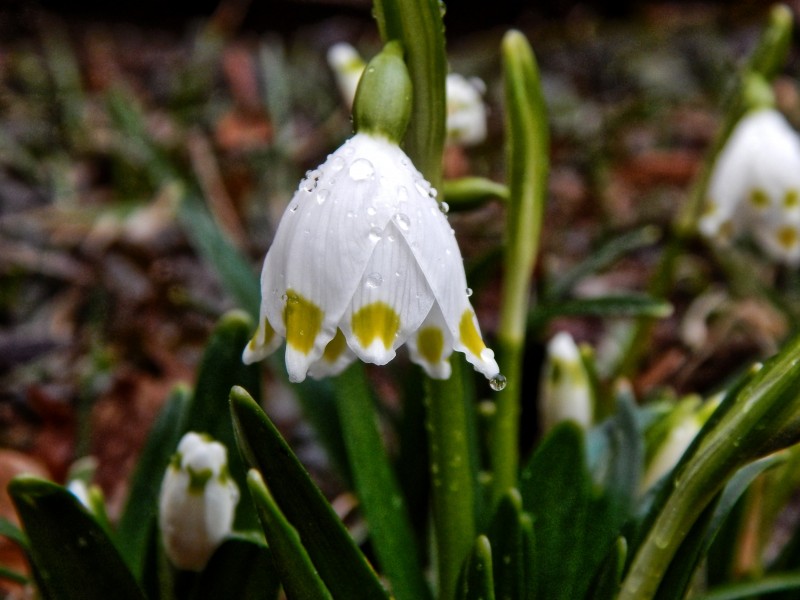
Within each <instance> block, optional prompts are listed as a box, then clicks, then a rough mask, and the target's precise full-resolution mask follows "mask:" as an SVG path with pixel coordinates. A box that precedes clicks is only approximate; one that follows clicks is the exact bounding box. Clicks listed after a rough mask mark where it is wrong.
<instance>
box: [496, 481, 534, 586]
mask: <svg viewBox="0 0 800 600" xmlns="http://www.w3.org/2000/svg"><path fill="white" fill-rule="evenodd" d="M521 520H522V498H521V497H520V495H519V491H517V490H516V489H511V490H509V491H508V492H507V493H506V495H505V496H503V497H502V498H501V499H500V502H499V503H498V505H497V510H496V511H495V514H494V518H493V519H492V522H491V524H490V525H489V530H488V535H489V542H490V544H491V547H492V558H493V561H492V562H493V568H494V595H495V597H497V598H524V597H525V580H526V574H525V568H526V565H525V549H524V545H523V532H522V522H521Z"/></svg>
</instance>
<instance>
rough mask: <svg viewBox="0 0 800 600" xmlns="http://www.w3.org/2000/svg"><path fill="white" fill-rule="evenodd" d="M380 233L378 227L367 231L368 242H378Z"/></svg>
mask: <svg viewBox="0 0 800 600" xmlns="http://www.w3.org/2000/svg"><path fill="white" fill-rule="evenodd" d="M382 233H383V232H382V231H381V229H380V227H373V228H372V229H370V230H369V241H371V242H379V241H380V239H381V234H382Z"/></svg>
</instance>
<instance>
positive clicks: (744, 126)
mask: <svg viewBox="0 0 800 600" xmlns="http://www.w3.org/2000/svg"><path fill="white" fill-rule="evenodd" d="M699 230H700V232H701V233H702V234H703V235H705V236H707V237H709V238H712V239H713V240H715V241H717V242H719V243H722V244H726V243H729V242H730V241H732V240H733V239H735V238H736V237H739V236H741V235H750V236H752V238H753V239H754V240H755V241H756V243H757V244H758V245H759V246H760V247H761V249H762V250H763V251H764V252H765V253H766V254H767V255H768V256H769V257H771V258H772V259H773V260H775V261H778V262H782V263H785V264H787V265H791V266H796V265H798V264H800V138H798V135H797V133H796V132H795V131H794V130H793V129H792V127H791V126H790V125H789V123H787V121H786V119H785V118H784V117H783V115H781V114H780V113H779V112H778V111H776V110H774V109H761V110H757V111H753V112H751V113H749V114H747V115H745V116H744V117H743V118H742V119H741V120H740V121H739V123H738V124H737V126H736V128H735V129H734V130H733V132H732V133H731V136H730V138H729V139H728V142H727V143H726V145H725V147H724V148H723V150H722V152H721V153H720V154H719V157H718V158H717V161H716V163H715V165H714V170H713V172H712V174H711V180H710V183H709V191H708V203H707V207H706V212H705V214H704V215H703V216H702V218H701V219H700V223H699Z"/></svg>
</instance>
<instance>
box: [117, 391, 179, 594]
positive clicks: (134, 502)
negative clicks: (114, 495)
mask: <svg viewBox="0 0 800 600" xmlns="http://www.w3.org/2000/svg"><path fill="white" fill-rule="evenodd" d="M189 397H190V391H189V389H188V388H187V387H186V386H179V387H177V388H175V390H174V391H173V392H172V393H171V394H170V396H169V398H167V401H166V403H165V404H164V407H163V408H162V409H161V412H160V413H159V415H158V418H157V419H156V422H155V423H154V424H153V427H152V429H151V430H150V434H149V435H148V437H147V442H146V443H145V446H144V449H143V450H142V453H141V455H140V456H139V461H138V462H137V463H136V469H135V470H134V473H133V476H132V478H131V483H130V489H129V492H128V499H127V501H126V502H125V509H124V510H123V512H122V516H121V517H120V520H119V524H118V526H117V543H118V545H119V549H120V553H121V554H122V556H123V557H124V558H125V562H126V563H127V564H128V567H129V568H130V569H131V571H132V572H133V573H134V574H135V575H136V577H137V579H139V580H140V581H141V578H142V577H143V572H144V569H145V565H146V564H152V563H153V561H152V560H148V558H147V552H148V549H149V548H151V547H152V546H151V544H150V541H151V539H152V534H153V531H154V529H155V527H156V516H157V512H158V494H159V491H160V490H161V480H162V479H163V478H164V471H165V470H166V468H167V465H168V464H169V459H170V457H171V456H172V454H173V452H175V448H176V447H177V445H178V441H179V440H180V437H181V434H182V433H183V423H184V422H185V415H186V408H187V406H189Z"/></svg>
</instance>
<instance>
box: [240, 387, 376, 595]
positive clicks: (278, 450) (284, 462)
mask: <svg viewBox="0 0 800 600" xmlns="http://www.w3.org/2000/svg"><path fill="white" fill-rule="evenodd" d="M230 397H231V412H232V413H233V420H234V426H235V430H236V440H237V442H238V444H239V449H240V450H241V452H242V454H243V455H244V457H245V459H246V460H247V462H248V463H249V464H250V465H252V466H253V467H254V468H256V469H257V470H258V471H259V472H260V473H261V475H262V477H263V478H264V481H265V483H266V484H267V486H268V487H269V490H270V492H271V493H272V496H273V497H274V499H275V503H276V504H277V506H278V507H279V509H280V511H281V512H282V513H283V514H284V515H285V517H286V519H287V521H288V522H289V523H290V524H291V525H292V526H293V527H294V528H295V529H296V530H297V533H298V534H299V535H300V540H301V541H302V543H303V546H304V547H305V549H306V551H307V552H308V555H309V557H310V558H311V560H312V561H313V563H314V566H315V567H316V568H317V571H318V572H319V574H320V577H321V578H322V580H323V581H324V582H325V585H326V586H327V587H328V589H329V590H330V592H331V594H332V595H333V596H334V597H335V598H339V597H341V598H348V599H353V600H358V599H361V598H364V599H367V598H370V599H372V598H385V597H386V592H385V590H384V589H383V586H382V585H381V583H380V582H379V581H378V578H377V577H376V575H375V573H374V571H373V570H372V568H371V566H370V565H369V563H368V562H367V560H366V558H365V557H364V555H363V554H362V553H361V551H360V550H359V549H358V547H357V546H356V545H355V543H354V542H353V539H352V538H351V537H350V534H349V533H348V532H347V530H346V529H345V528H344V525H342V522H341V521H340V520H339V518H338V517H337V516H336V513H335V512H334V511H333V509H332V508H331V505H330V504H329V503H328V501H327V500H326V499H325V497H324V496H323V495H322V492H320V490H319V488H318V487H317V486H316V485H314V482H313V481H311V478H310V477H309V476H308V473H307V472H306V470H305V469H304V468H303V466H302V465H301V464H300V461H298V460H297V457H296V456H295V455H294V453H293V452H292V450H291V448H289V446H288V444H287V443H286V441H285V440H284V439H283V438H282V437H281V435H280V433H278V430H277V429H276V428H275V426H274V425H273V424H272V421H270V419H269V417H267V415H266V414H264V411H263V410H261V408H260V407H259V406H258V405H257V404H256V403H255V401H254V400H253V399H252V397H250V395H249V394H248V393H247V392H246V391H245V390H244V389H242V388H240V387H234V388H233V389H232V390H231V396H230Z"/></svg>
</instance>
